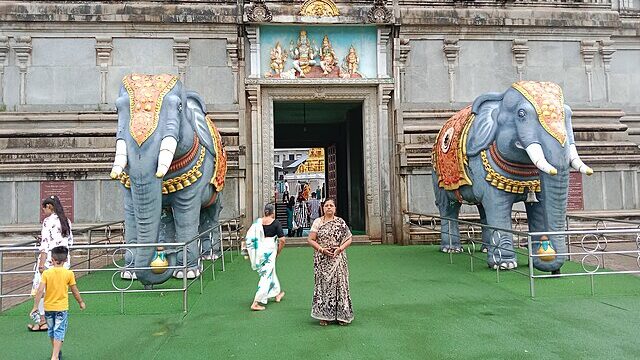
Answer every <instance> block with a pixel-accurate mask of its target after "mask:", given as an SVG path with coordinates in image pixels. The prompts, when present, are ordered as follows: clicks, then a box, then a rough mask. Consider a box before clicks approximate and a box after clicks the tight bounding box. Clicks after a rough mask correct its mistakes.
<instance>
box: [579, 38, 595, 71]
mask: <svg viewBox="0 0 640 360" xmlns="http://www.w3.org/2000/svg"><path fill="white" fill-rule="evenodd" d="M597 52H598V48H597V47H596V41H595V40H582V41H581V42H580V53H581V54H582V59H583V60H584V67H585V71H586V72H587V73H591V70H592V67H593V57H594V56H595V54H596V53H597Z"/></svg>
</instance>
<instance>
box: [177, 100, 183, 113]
mask: <svg viewBox="0 0 640 360" xmlns="http://www.w3.org/2000/svg"><path fill="white" fill-rule="evenodd" d="M181 111H182V103H181V102H180V103H178V112H181Z"/></svg>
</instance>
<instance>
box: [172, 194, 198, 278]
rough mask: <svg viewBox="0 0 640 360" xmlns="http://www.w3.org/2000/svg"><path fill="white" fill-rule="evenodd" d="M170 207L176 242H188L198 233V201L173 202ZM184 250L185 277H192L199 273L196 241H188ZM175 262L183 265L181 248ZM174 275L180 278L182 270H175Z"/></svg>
mask: <svg viewBox="0 0 640 360" xmlns="http://www.w3.org/2000/svg"><path fill="white" fill-rule="evenodd" d="M187 203H190V204H191V206H186V204H187ZM194 204H195V205H194ZM172 209H173V218H174V222H175V229H176V242H189V241H190V240H192V239H193V238H195V237H196V236H197V235H198V228H199V225H200V224H199V223H200V203H198V202H195V201H185V205H181V204H174V205H173V207H172ZM186 250H187V253H186V257H187V259H186V260H187V278H190V279H192V278H195V277H197V276H199V275H200V268H199V266H198V259H199V256H200V249H199V244H198V241H192V242H190V243H189V244H188V245H187V246H186ZM176 262H177V264H178V266H183V264H184V253H183V249H179V250H178V253H177V259H176ZM174 276H175V277H177V278H182V277H183V276H184V274H183V273H182V270H177V271H176V272H175V273H174Z"/></svg>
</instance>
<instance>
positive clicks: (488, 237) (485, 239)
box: [477, 204, 491, 253]
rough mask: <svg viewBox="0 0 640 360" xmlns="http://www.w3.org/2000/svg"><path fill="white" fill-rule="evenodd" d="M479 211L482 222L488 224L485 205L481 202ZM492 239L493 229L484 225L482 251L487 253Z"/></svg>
mask: <svg viewBox="0 0 640 360" xmlns="http://www.w3.org/2000/svg"><path fill="white" fill-rule="evenodd" d="M477 207H478V213H480V223H481V224H482V225H487V213H486V212H485V211H484V207H483V206H482V205H481V204H478V206H477ZM490 241H491V231H489V229H487V228H485V227H483V228H482V246H481V247H480V251H482V252H483V253H486V252H487V251H488V250H487V248H488V247H489V242H490Z"/></svg>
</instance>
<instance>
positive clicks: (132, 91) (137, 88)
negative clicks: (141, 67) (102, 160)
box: [122, 74, 178, 146]
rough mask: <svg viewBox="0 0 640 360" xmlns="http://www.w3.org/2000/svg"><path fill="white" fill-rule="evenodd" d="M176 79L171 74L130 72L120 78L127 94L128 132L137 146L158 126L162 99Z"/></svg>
mask: <svg viewBox="0 0 640 360" xmlns="http://www.w3.org/2000/svg"><path fill="white" fill-rule="evenodd" d="M177 81H178V77H177V76H175V75H171V74H160V75H145V74H131V75H127V76H125V77H124V78H123V79H122V84H123V85H124V88H125V89H127V93H128V94H129V107H130V109H129V110H130V116H131V119H130V121H129V132H130V133H131V136H132V137H133V139H134V140H135V141H136V143H137V144H138V146H141V145H142V143H144V142H145V141H146V140H147V139H148V138H149V137H150V136H151V134H153V132H154V131H155V130H156V128H157V127H158V121H159V117H160V109H161V108H162V99H163V98H164V96H165V95H166V94H167V93H168V92H169V91H170V90H171V89H172V88H173V86H174V85H175V84H176V82H177Z"/></svg>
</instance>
